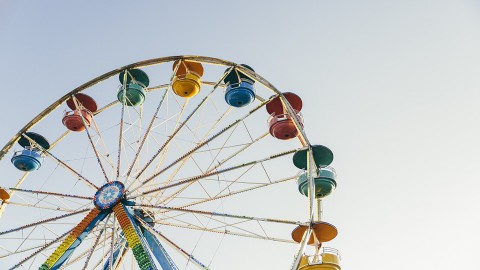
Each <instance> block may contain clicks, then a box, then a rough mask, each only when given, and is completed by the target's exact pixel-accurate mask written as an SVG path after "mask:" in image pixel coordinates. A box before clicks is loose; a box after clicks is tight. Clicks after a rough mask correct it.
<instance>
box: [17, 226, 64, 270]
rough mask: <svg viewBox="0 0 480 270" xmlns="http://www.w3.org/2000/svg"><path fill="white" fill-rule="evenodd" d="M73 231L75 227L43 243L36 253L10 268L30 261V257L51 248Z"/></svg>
mask: <svg viewBox="0 0 480 270" xmlns="http://www.w3.org/2000/svg"><path fill="white" fill-rule="evenodd" d="M72 231H73V229H71V230H69V231H67V232H66V233H64V234H62V235H61V236H59V237H57V238H56V239H54V240H52V241H50V242H49V243H47V244H45V245H43V246H42V247H41V248H39V249H38V250H37V251H35V252H34V253H32V254H31V255H29V256H27V257H25V258H24V259H23V260H21V261H20V262H19V263H17V264H16V265H14V266H13V267H12V268H10V270H13V269H16V268H18V267H19V266H22V264H24V263H25V262H27V261H29V260H30V259H32V258H33V257H35V256H36V255H37V254H39V253H41V252H42V251H44V250H46V249H47V248H49V247H50V246H51V245H53V244H55V243H56V242H58V241H60V240H62V239H63V238H64V237H66V236H67V235H68V234H69V233H71V232H72Z"/></svg>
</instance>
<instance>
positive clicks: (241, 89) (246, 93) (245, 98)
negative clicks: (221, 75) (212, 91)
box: [223, 64, 255, 108]
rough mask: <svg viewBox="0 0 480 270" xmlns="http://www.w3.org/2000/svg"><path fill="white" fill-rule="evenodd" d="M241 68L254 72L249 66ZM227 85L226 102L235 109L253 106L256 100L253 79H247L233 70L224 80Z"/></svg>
mask: <svg viewBox="0 0 480 270" xmlns="http://www.w3.org/2000/svg"><path fill="white" fill-rule="evenodd" d="M241 66H243V67H245V68H247V69H249V70H251V71H254V70H253V68H251V67H249V66H248V65H245V64H242V65H241ZM223 82H224V83H225V84H227V89H226V90H225V101H226V102H227V103H228V104H229V105H230V106H233V107H237V108H238V107H245V106H247V105H249V104H251V103H252V102H253V101H254V100H255V89H254V87H253V84H254V83H255V82H254V81H253V80H252V79H250V78H249V77H247V76H246V75H245V74H243V73H242V72H240V71H237V70H236V69H233V70H232V71H230V73H229V74H228V75H227V76H226V77H225V79H224V80H223Z"/></svg>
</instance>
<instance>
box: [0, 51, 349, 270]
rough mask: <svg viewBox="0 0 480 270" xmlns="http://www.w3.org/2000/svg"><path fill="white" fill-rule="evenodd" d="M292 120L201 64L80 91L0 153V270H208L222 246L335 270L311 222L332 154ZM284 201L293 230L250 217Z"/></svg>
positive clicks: (128, 70)
mask: <svg viewBox="0 0 480 270" xmlns="http://www.w3.org/2000/svg"><path fill="white" fill-rule="evenodd" d="M302 107H303V102H302V99H301V98H300V96H299V95H298V93H294V92H293V91H292V92H281V91H279V90H278V89H277V88H276V87H275V86H273V85H272V84H271V83H270V82H268V81H267V80H266V79H264V78H263V77H261V76H260V75H259V74H257V73H256V72H255V71H254V69H253V68H252V67H250V66H249V65H245V64H241V65H239V64H235V63H233V62H229V61H225V60H221V59H217V58H211V57H203V56H172V57H164V58H156V59H150V60H146V61H141V62H137V63H134V64H130V65H127V66H124V67H121V68H118V69H115V70H112V71H110V72H108V73H105V74H103V75H101V76H99V77H97V78H95V79H93V80H90V81H88V82H86V83H84V84H82V85H80V86H79V87H77V88H75V89H74V90H72V91H70V92H68V93H66V94H65V95H64V96H62V97H61V98H60V99H58V100H56V101H55V102H53V103H52V104H51V105H50V106H49V107H47V108H46V109H45V110H44V111H42V112H41V113H40V114H39V115H37V116H36V117H34V118H33V119H32V120H31V121H30V122H28V124H26V125H25V126H24V127H23V128H22V129H21V130H20V131H19V132H18V133H17V134H16V135H15V136H14V137H13V138H12V139H11V140H10V141H9V142H8V143H7V144H6V145H5V146H4V147H3V149H1V151H0V161H2V162H0V170H1V171H2V179H0V267H1V268H2V269H39V270H49V269H104V270H107V269H141V270H149V269H163V270H175V269H186V268H188V269H190V268H191V269H210V265H211V264H212V263H211V261H212V260H213V258H214V257H215V255H216V254H217V253H218V252H223V251H219V249H220V247H221V245H222V241H223V237H225V236H229V237H230V236H231V237H238V238H244V239H246V240H249V241H250V239H251V241H271V242H275V243H278V245H290V246H291V247H292V249H291V250H292V251H291V258H292V259H291V261H292V263H291V265H290V266H289V267H290V269H291V270H320V269H325V270H340V269H341V267H340V254H339V252H338V251H337V250H336V249H334V248H330V247H325V246H324V244H325V243H326V242H329V241H331V240H333V239H335V238H336V236H337V228H336V227H335V226H334V225H332V224H330V223H328V222H326V221H324V220H323V216H322V211H323V210H322V200H324V199H325V198H326V197H327V196H329V195H330V194H332V192H333V191H334V190H335V188H336V186H337V182H336V172H335V170H334V169H333V168H332V167H331V166H330V164H331V163H332V161H333V153H332V151H331V150H330V149H329V148H328V147H326V146H323V145H319V144H312V142H311V141H310V140H309V138H308V137H307V136H306V132H305V130H304V126H305V125H307V126H308V121H305V122H304V117H303V115H302V113H301V110H302ZM288 183H290V185H289V184H288ZM293 183H296V185H293ZM295 189H296V191H295V193H296V196H300V197H302V196H304V197H306V199H304V200H305V201H308V215H304V211H301V210H302V209H294V212H302V214H301V215H299V217H300V218H303V220H302V221H295V220H294V219H295V218H297V217H292V218H284V217H283V216H281V214H282V213H283V212H285V213H288V211H282V209H271V210H269V209H266V210H265V209H263V208H262V206H263V204H265V205H266V204H267V203H268V202H269V201H273V202H278V203H279V205H280V203H281V202H282V201H286V200H288V198H286V196H285V192H287V193H288V194H289V195H288V196H293V195H291V194H290V192H291V191H292V190H295ZM277 192H278V193H277ZM242 199H244V200H245V201H244V202H241V201H242ZM257 205H258V207H257ZM265 207H266V206H265ZM262 211H263V214H265V213H266V214H265V215H266V216H265V215H263V216H262V215H254V214H253V213H262ZM245 213H252V214H251V215H245ZM270 213H271V214H272V215H273V217H272V216H268V215H269V214H270ZM279 216H281V217H279ZM286 232H287V233H286ZM290 232H291V233H290ZM207 235H213V236H212V238H211V239H209V240H208V241H202V239H203V237H207ZM215 237H216V238H215ZM295 245H296V247H295ZM254 248H255V245H253V246H252V249H254ZM222 254H228V251H225V252H223V253H222ZM230 255H232V256H233V254H230ZM237 256H238V254H237ZM272 258H273V259H274V258H275V257H274V256H273V257H272ZM266 259H268V257H267V258H266ZM242 260H246V261H247V260H248V259H247V258H243V259H242ZM213 265H214V264H213ZM253 265H254V264H253ZM287 267H288V266H285V268H287ZM251 268H252V269H254V266H252V267H251ZM212 269H214V267H213V266H212Z"/></svg>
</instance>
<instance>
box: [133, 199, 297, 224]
mask: <svg viewBox="0 0 480 270" xmlns="http://www.w3.org/2000/svg"><path fill="white" fill-rule="evenodd" d="M135 207H140V208H142V207H145V208H156V209H162V210H169V211H178V212H185V213H193V214H201V215H207V216H219V217H228V218H235V219H244V220H256V221H263V222H273V223H281V224H290V225H306V223H305V222H300V221H291V220H284V219H273V218H261V217H252V216H243V215H242V216H241V215H232V214H227V213H219V212H208V211H201V210H193V209H187V208H177V207H169V206H160V205H146V204H136V205H135Z"/></svg>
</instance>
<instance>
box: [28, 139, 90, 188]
mask: <svg viewBox="0 0 480 270" xmlns="http://www.w3.org/2000/svg"><path fill="white" fill-rule="evenodd" d="M22 136H23V137H25V138H26V139H27V140H28V141H29V142H30V143H31V144H33V145H35V146H36V147H38V149H40V150H41V151H42V152H44V153H45V154H46V155H47V156H49V157H51V158H53V159H54V160H55V161H57V162H58V163H59V164H60V165H61V166H62V167H63V168H66V169H67V171H69V172H71V173H73V174H74V175H76V176H77V177H79V178H80V179H81V180H83V182H84V183H86V184H87V185H88V186H90V187H91V188H93V189H95V190H97V189H98V187H97V186H96V185H95V184H93V183H92V182H91V181H90V180H88V179H87V178H85V177H84V176H83V175H81V174H80V173H79V172H77V171H76V170H74V169H73V168H72V167H70V166H68V165H67V164H66V163H65V162H63V161H62V160H60V159H59V158H57V157H56V156H54V155H53V154H52V153H50V151H48V150H47V149H45V148H43V147H42V146H41V145H39V144H38V143H37V142H35V141H34V140H32V139H31V138H30V137H28V135H27V134H25V133H24V134H22Z"/></svg>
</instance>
